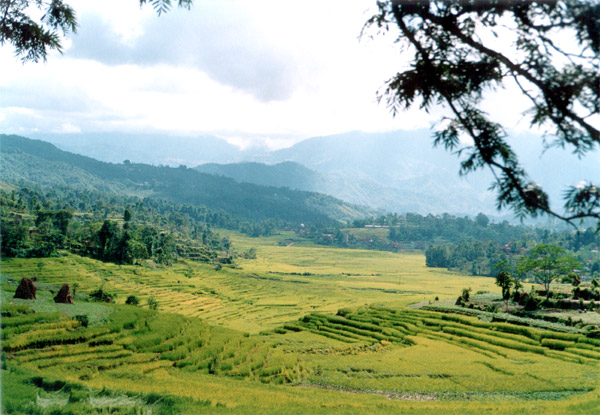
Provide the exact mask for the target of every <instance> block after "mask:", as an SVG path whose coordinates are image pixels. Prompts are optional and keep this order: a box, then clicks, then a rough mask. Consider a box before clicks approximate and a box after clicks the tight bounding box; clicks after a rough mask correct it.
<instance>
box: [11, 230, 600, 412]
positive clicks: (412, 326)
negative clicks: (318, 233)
mask: <svg viewBox="0 0 600 415" xmlns="http://www.w3.org/2000/svg"><path fill="white" fill-rule="evenodd" d="M231 238H232V241H233V242H234V243H237V244H238V245H240V246H243V245H244V244H247V243H250V242H252V243H253V244H257V243H258V244H259V245H258V248H257V259H248V260H241V261H239V264H237V265H236V266H235V267H229V266H225V267H223V268H222V269H221V270H219V271H215V270H214V267H212V266H209V265H202V264H198V263H194V262H189V261H182V262H180V263H178V264H176V265H173V266H172V267H169V268H163V267H158V268H156V267H152V266H150V265H148V266H135V265H131V266H127V265H113V264H108V263H101V262H99V261H97V260H92V259H88V258H83V257H80V256H77V255H72V254H67V255H63V256H60V257H57V258H43V259H19V258H14V259H4V260H3V262H2V349H3V372H2V375H3V376H2V383H3V405H4V408H5V411H6V412H7V413H61V414H63V413H65V414H66V413H73V414H83V413H119V414H120V413H122V414H129V413H131V414H137V413H158V414H161V413H213V412H214V413H454V412H460V413H480V412H482V411H484V412H485V411H489V410H492V409H493V410H494V411H495V413H507V414H509V413H517V412H520V411H526V413H545V414H554V413H556V414H565V413H573V414H582V413H593V412H594V411H595V410H596V409H597V408H598V376H599V371H598V361H599V360H600V351H599V350H600V349H599V346H600V340H599V339H593V338H588V337H586V336H585V334H584V333H582V332H581V330H577V329H574V328H573V329H571V328H569V330H567V327H560V329H558V327H556V326H552V325H551V324H549V323H546V322H544V321H536V322H533V323H531V324H530V325H524V324H523V323H520V324H515V323H514V322H511V321H510V318H509V321H506V318H507V317H508V316H507V315H503V314H502V313H485V312H481V313H478V314H475V313H473V314H472V315H465V314H462V313H461V314H454V313H452V312H440V311H433V310H430V309H428V305H430V304H432V303H438V304H454V299H455V297H456V293H457V292H459V291H460V288H461V287H463V286H465V285H467V284H468V285H469V286H470V287H472V289H473V290H474V291H477V292H482V293H484V292H485V293H493V295H492V297H495V298H496V299H498V300H501V299H500V294H499V292H498V287H497V286H495V285H494V283H493V280H492V279H490V278H481V277H480V278H476V277H469V276H462V275H460V274H451V273H449V272H448V271H446V270H443V269H431V268H426V267H425V264H424V261H425V258H424V256H423V255H422V254H419V253H415V252H406V253H404V252H403V253H389V252H380V251H364V250H360V251H359V250H357V251H355V250H344V249H338V248H323V247H316V246H310V245H309V244H306V246H303V244H302V243H300V244H295V245H294V246H285V245H283V246H281V245H278V244H276V239H275V238H273V237H270V238H269V237H266V238H260V239H259V240H256V239H252V240H250V238H247V237H243V236H239V235H236V234H231ZM255 246H256V245H255ZM258 258H260V259H258ZM31 275H36V276H37V285H38V291H37V296H36V297H37V298H36V300H18V299H14V298H12V297H13V294H14V291H15V289H16V285H17V283H18V281H19V280H20V279H21V277H24V276H31ZM63 282H68V283H70V284H71V286H73V285H74V284H75V283H77V284H78V288H77V291H76V293H75V296H74V297H75V304H57V303H54V301H53V299H52V297H53V294H52V292H56V291H57V290H58V288H59V287H60V285H61V284H62V283H63ZM99 286H102V287H103V288H102V289H103V290H105V291H106V292H110V293H112V294H113V295H115V298H116V300H115V301H114V302H111V303H105V302H94V301H89V300H88V299H87V298H86V297H87V296H88V294H89V293H90V292H92V291H93V290H94V289H97V287H99ZM131 293H135V295H136V296H137V298H139V300H140V304H146V303H147V299H148V298H150V297H152V298H154V299H155V301H156V303H157V304H158V307H157V309H156V310H152V309H149V308H148V307H140V306H133V305H125V304H123V303H124V302H125V299H126V298H127V296H128V295H130V294H131ZM481 295H485V294H481ZM435 298H438V301H435V300H434V299H435ZM448 300H449V301H448ZM434 310H435V308H434ZM467 310H468V309H467ZM81 316H86V318H85V323H84V322H83V320H84V319H82V317H81Z"/></svg>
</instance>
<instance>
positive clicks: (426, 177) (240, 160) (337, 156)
mask: <svg viewBox="0 0 600 415" xmlns="http://www.w3.org/2000/svg"><path fill="white" fill-rule="evenodd" d="M431 135H432V134H431V131H430V130H413V131H392V132H385V133H364V132H349V133H343V134H337V135H332V136H324V137H313V138H309V139H306V140H304V141H301V142H299V143H297V144H295V145H293V146H291V147H289V148H284V149H280V150H276V151H266V150H264V149H249V150H245V151H242V150H240V148H238V147H236V146H234V145H232V144H229V143H228V142H226V141H225V140H222V139H219V138H216V137H212V136H202V137H170V136H160V135H125V134H94V135H88V134H69V135H64V134H63V135H56V134H55V135H51V134H45V135H40V136H39V137H41V138H43V139H44V140H47V141H50V142H53V143H54V144H56V145H57V146H58V147H60V148H62V149H64V150H68V151H73V152H78V153H81V154H85V155H88V156H90V157H94V158H97V159H99V160H103V161H111V162H122V161H123V160H124V159H129V160H131V161H132V162H143V163H150V164H162V165H171V166H177V165H181V164H183V165H188V166H196V167H195V168H196V170H198V171H200V172H203V173H209V174H214V175H220V176H225V177H229V178H232V179H234V180H236V181H237V182H239V183H243V182H246V183H254V184H259V185H266V186H275V187H287V188H289V189H297V190H305V191H311V192H319V193H324V194H328V195H332V196H334V197H336V198H339V199H342V200H345V201H347V202H349V203H352V204H358V205H365V206H369V207H371V208H374V209H384V210H387V211H391V212H398V213H406V212H415V213H421V214H429V213H433V214H439V213H444V212H448V213H451V214H455V215H463V214H464V215H476V214H477V213H479V212H483V213H486V214H488V215H492V216H494V215H496V216H498V215H499V213H498V212H497V210H496V208H495V195H494V193H493V192H492V191H490V190H488V188H489V186H490V184H491V183H492V175H491V174H490V172H488V171H485V170H483V171H478V172H477V173H475V174H470V175H468V176H464V177H461V176H459V174H458V171H459V168H460V160H459V158H458V157H457V156H456V155H454V154H451V153H449V152H447V151H445V150H444V149H441V148H434V147H432V145H431V141H432V139H431ZM509 142H510V143H511V144H512V145H513V147H514V148H515V150H516V152H517V154H518V155H519V156H520V159H521V161H522V163H523V165H524V166H526V167H527V169H528V171H529V173H530V174H531V176H532V178H533V179H534V180H535V181H536V182H538V183H540V184H542V186H544V187H545V188H546V189H548V191H549V194H550V197H551V201H552V202H553V203H554V205H557V204H560V199H561V195H562V192H563V191H564V189H565V187H566V186H569V185H574V184H576V183H577V182H579V181H581V180H592V181H598V177H600V167H599V166H600V153H599V152H597V151H596V152H593V153H591V154H588V155H587V157H585V158H583V159H579V158H578V157H577V156H576V155H572V154H570V153H568V151H565V150H563V149H556V148H544V147H543V146H541V145H540V143H541V142H542V140H541V139H540V137H539V136H535V135H530V134H521V135H514V136H512V137H511V138H510V139H509ZM557 166H560V168H557ZM509 213H510V212H507V211H503V212H501V214H504V215H509Z"/></svg>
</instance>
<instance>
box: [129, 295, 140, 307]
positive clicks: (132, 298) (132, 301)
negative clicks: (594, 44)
mask: <svg viewBox="0 0 600 415" xmlns="http://www.w3.org/2000/svg"><path fill="white" fill-rule="evenodd" d="M125 304H129V305H139V304H140V300H139V299H138V298H137V297H136V296H135V295H130V296H129V297H127V300H125Z"/></svg>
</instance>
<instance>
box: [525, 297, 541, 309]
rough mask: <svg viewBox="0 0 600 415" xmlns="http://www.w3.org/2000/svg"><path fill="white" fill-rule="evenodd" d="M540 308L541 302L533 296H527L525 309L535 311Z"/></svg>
mask: <svg viewBox="0 0 600 415" xmlns="http://www.w3.org/2000/svg"><path fill="white" fill-rule="evenodd" d="M538 308H539V302H538V301H537V300H536V299H535V298H534V297H533V296H532V295H529V296H527V300H526V301H525V310H526V311H535V310H537V309H538Z"/></svg>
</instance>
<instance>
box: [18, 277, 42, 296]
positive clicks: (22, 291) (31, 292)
mask: <svg viewBox="0 0 600 415" xmlns="http://www.w3.org/2000/svg"><path fill="white" fill-rule="evenodd" d="M36 291H37V287H36V286H35V285H33V281H31V279H29V278H23V279H21V282H20V283H19V286H18V287H17V291H15V296H14V298H21V299H23V300H35V292H36Z"/></svg>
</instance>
